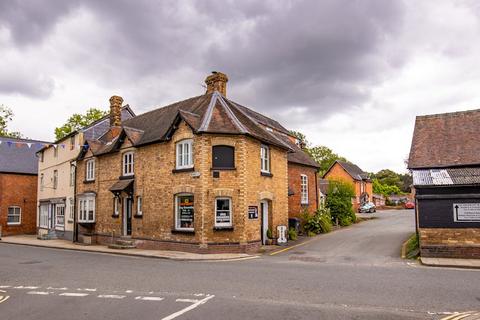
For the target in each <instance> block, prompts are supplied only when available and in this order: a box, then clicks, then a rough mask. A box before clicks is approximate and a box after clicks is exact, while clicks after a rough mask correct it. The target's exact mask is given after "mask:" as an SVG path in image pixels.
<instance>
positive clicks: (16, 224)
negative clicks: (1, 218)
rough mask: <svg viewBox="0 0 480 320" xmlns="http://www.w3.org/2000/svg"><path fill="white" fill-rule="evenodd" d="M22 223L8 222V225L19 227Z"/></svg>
mask: <svg viewBox="0 0 480 320" xmlns="http://www.w3.org/2000/svg"><path fill="white" fill-rule="evenodd" d="M21 225H22V223H7V226H9V227H19V226H21Z"/></svg>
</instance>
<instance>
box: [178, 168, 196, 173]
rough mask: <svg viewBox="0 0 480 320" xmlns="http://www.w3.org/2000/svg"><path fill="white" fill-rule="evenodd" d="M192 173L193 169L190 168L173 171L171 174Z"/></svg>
mask: <svg viewBox="0 0 480 320" xmlns="http://www.w3.org/2000/svg"><path fill="white" fill-rule="evenodd" d="M193 171H195V168H194V167H191V168H183V169H173V170H172V173H180V172H193Z"/></svg>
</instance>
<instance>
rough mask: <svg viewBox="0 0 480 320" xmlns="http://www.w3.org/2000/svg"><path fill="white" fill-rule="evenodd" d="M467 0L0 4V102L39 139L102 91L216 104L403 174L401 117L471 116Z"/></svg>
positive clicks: (98, 102) (475, 10) (479, 19)
mask: <svg viewBox="0 0 480 320" xmlns="http://www.w3.org/2000/svg"><path fill="white" fill-rule="evenodd" d="M479 39H480V6H479V4H478V1H461V0H459V1H453V0H452V1H442V0H431V1H415V0H411V1H385V0H378V1H374V0H372V1H369V0H362V1H354V0H345V1H342V0H321V1H313V0H312V1H301V0H299V1H296V0H292V1H258V0H253V1H200V0H199V1H177V0H172V1H151V0H149V1H138V0H136V1H113V0H112V1H96V0H95V1H94V0H92V1H75V0H71V1H64V0H58V1H54V0H51V1H49V0H44V1H40V0H30V1H29V0H23V1H11V0H5V1H1V2H0V104H3V105H6V106H8V107H10V108H11V109H12V110H13V111H14V113H15V119H14V121H13V122H12V124H11V126H10V129H11V130H18V131H21V132H22V133H23V134H24V135H26V136H28V137H30V138H35V139H43V140H53V139H54V134H53V132H54V128H55V127H56V126H59V125H61V124H62V123H63V122H65V120H66V119H67V118H68V116H69V115H70V114H72V113H74V112H84V111H85V110H86V109H88V108H90V107H99V108H102V109H105V110H106V109H107V108H108V99H109V97H110V96H111V95H113V94H119V95H121V96H122V97H123V98H124V100H125V102H126V103H128V104H130V106H132V108H133V109H134V111H135V112H136V113H137V114H138V113H143V112H145V111H148V110H151V109H153V108H155V107H160V106H163V105H165V104H167V103H170V102H174V101H178V100H182V99H184V98H187V97H190V96H195V95H199V94H202V93H203V91H204V88H203V87H202V84H203V80H204V78H205V77H206V76H207V75H208V74H209V73H210V71H212V70H218V71H222V72H224V73H226V74H227V75H228V76H229V78H230V81H229V83H228V92H227V95H228V97H229V98H231V99H232V100H235V101H237V102H239V103H242V104H244V105H247V106H250V107H252V108H253V109H255V110H256V111H259V112H262V113H264V114H266V115H268V116H270V117H272V118H275V119H277V120H279V121H280V122H281V123H282V124H283V125H284V126H286V127H287V128H289V129H294V130H299V131H302V132H304V133H305V134H306V135H307V138H308V139H309V140H310V141H311V143H312V144H313V145H326V146H328V147H330V148H332V149H333V150H334V151H335V152H337V153H339V154H341V155H343V156H345V157H347V158H348V159H349V160H350V161H352V162H355V163H356V164H358V165H359V166H360V167H362V168H363V169H364V170H367V171H378V170H380V169H383V168H390V169H393V170H396V171H399V172H403V171H405V165H404V160H405V159H406V158H407V156H408V152H409V148H410V141H411V136H412V131H413V124H414V120H415V115H419V114H430V113H441V112H449V111H457V110H466V109H475V108H478V107H479V106H480V94H478V92H479V86H480V67H479V65H478V61H479V59H478V57H480V41H479Z"/></svg>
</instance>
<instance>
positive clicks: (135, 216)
mask: <svg viewBox="0 0 480 320" xmlns="http://www.w3.org/2000/svg"><path fill="white" fill-rule="evenodd" d="M133 217H134V218H135V219H142V218H143V213H142V214H135V215H134V216H133Z"/></svg>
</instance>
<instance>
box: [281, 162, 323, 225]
mask: <svg viewBox="0 0 480 320" xmlns="http://www.w3.org/2000/svg"><path fill="white" fill-rule="evenodd" d="M302 174H305V175H306V176H307V177H308V204H307V205H305V204H301V194H302V193H301V178H300V177H301V175H302ZM316 181H317V170H316V169H315V168H312V167H307V166H302V165H300V164H296V163H292V162H289V163H288V186H289V189H290V191H292V192H293V195H290V196H289V197H288V216H289V217H297V218H300V217H301V216H302V214H303V212H304V211H305V210H306V211H307V212H308V213H310V214H313V213H314V212H315V210H317V208H318V199H317V190H316V189H317V187H318V186H317V183H316Z"/></svg>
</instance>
